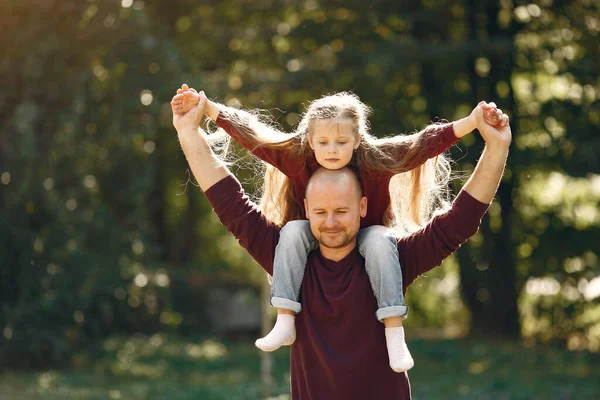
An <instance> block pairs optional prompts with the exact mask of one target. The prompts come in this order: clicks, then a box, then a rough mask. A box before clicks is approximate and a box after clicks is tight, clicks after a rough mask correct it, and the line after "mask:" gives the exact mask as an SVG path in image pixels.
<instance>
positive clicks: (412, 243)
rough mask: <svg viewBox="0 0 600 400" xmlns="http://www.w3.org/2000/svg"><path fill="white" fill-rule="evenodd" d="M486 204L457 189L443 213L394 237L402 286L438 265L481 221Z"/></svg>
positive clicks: (465, 239) (476, 229)
mask: <svg viewBox="0 0 600 400" xmlns="http://www.w3.org/2000/svg"><path fill="white" fill-rule="evenodd" d="M488 207H489V204H485V203H481V202H480V201H478V200H476V199H475V198H474V197H473V196H471V195H470V194H469V193H467V192H466V191H464V190H463V191H461V192H460V193H459V195H458V196H457V197H456V199H455V200H454V202H453V203H452V207H451V208H450V210H448V211H447V212H446V213H444V214H441V215H438V216H436V217H435V218H433V219H432V220H431V222H430V223H429V224H427V225H426V226H425V227H424V228H422V229H421V230H419V231H417V232H415V233H413V234H412V235H410V236H407V237H404V238H401V239H399V240H398V253H399V254H400V265H402V273H403V277H404V280H403V284H404V289H406V288H407V287H408V285H410V284H411V283H412V282H413V281H414V280H415V279H416V278H417V276H419V275H421V274H424V273H425V272H427V271H429V270H431V269H433V268H434V267H436V266H438V265H440V264H441V263H442V261H443V260H444V259H445V258H446V257H448V256H449V255H450V254H452V253H454V252H455V251H456V250H457V249H458V248H459V247H460V246H461V245H462V244H463V243H464V242H466V241H467V239H468V238H470V237H471V236H473V235H474V234H475V233H476V232H477V231H478V230H479V225H480V224H481V219H482V218H483V215H484V214H485V213H486V211H487V209H488Z"/></svg>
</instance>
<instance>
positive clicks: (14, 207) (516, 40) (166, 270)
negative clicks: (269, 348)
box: [0, 0, 600, 400]
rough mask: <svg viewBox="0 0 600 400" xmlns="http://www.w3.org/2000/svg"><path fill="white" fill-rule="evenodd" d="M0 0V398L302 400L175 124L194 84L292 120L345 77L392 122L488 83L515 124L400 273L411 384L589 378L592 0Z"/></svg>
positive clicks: (593, 311)
mask: <svg viewBox="0 0 600 400" xmlns="http://www.w3.org/2000/svg"><path fill="white" fill-rule="evenodd" d="M0 15H2V17H1V18H0V27H1V28H2V37H3V40H2V45H0V82H1V84H2V86H1V87H2V90H0V126H1V130H0V301H1V307H0V371H1V374H0V399H1V400H4V399H11V400H12V399H15V400H24V399H38V398H39V399H259V398H269V397H270V398H279V399H289V352H288V350H286V349H282V350H279V351H278V352H276V353H274V354H272V355H271V356H270V358H269V357H266V358H265V357H264V356H263V355H261V354H260V353H259V351H258V350H257V349H255V348H254V346H253V341H254V339H256V338H257V337H259V335H260V333H261V325H262V324H263V322H262V320H261V318H262V315H263V313H265V312H272V311H271V310H270V309H269V307H265V305H264V304H265V302H264V298H265V297H264V295H265V294H267V295H268V292H266V290H268V286H266V285H265V274H264V273H263V272H262V271H261V269H260V268H259V267H258V266H257V265H256V264H254V263H253V262H252V260H251V259H250V258H249V257H248V256H247V254H246V253H245V252H244V251H243V250H242V249H241V248H240V247H239V246H238V244H237V242H236V241H235V239H233V238H232V237H231V236H230V235H229V234H227V233H226V232H225V231H224V229H223V228H222V227H221V226H220V224H219V223H218V221H217V218H216V217H215V215H213V213H212V210H211V207H210V206H209V204H208V203H207V202H206V200H205V198H204V196H203V194H202V193H201V191H200V189H199V188H198V187H197V186H195V185H194V181H193V178H192V177H191V176H190V173H189V170H188V167H187V164H186V161H185V158H184V157H183V154H182V152H181V149H180V146H179V143H178V141H177V137H176V133H175V130H174V129H173V127H172V123H171V112H170V106H169V101H170V99H171V97H172V96H173V94H174V93H175V90H176V89H177V88H178V87H179V85H181V84H182V83H184V82H185V83H188V84H190V85H191V86H193V87H195V88H197V89H198V90H204V91H205V92H206V94H207V95H208V96H209V97H210V98H212V99H214V100H215V101H218V102H221V103H225V104H228V105H230V106H236V107H243V108H250V109H251V108H261V109H265V110H268V112H269V113H270V114H271V115H272V116H273V118H274V119H276V120H277V121H278V122H279V123H280V124H281V125H282V127H283V128H284V129H287V130H291V129H292V127H293V126H294V125H295V124H296V123H297V121H298V119H299V116H300V114H301V113H302V112H303V110H304V106H305V105H306V104H307V102H308V101H309V100H312V99H315V98H318V97H320V96H322V95H324V94H328V93H331V92H334V91H342V90H350V91H353V92H355V93H356V94H357V95H358V96H360V98H361V100H362V101H364V102H365V103H367V104H368V105H369V106H371V107H372V108H373V114H372V116H371V119H370V121H371V127H372V131H373V133H374V134H375V135H377V136H385V135H390V134H397V133H410V132H413V131H415V130H418V129H420V128H422V127H423V126H424V125H426V124H427V123H429V122H430V121H438V120H447V121H452V120H456V119H458V118H462V117H464V116H466V115H468V114H469V112H470V111H471V110H472V109H473V107H474V106H475V105H476V104H477V103H478V102H479V101H480V100H487V101H495V102H496V103H497V104H498V106H499V107H500V108H501V109H502V110H503V111H504V112H506V113H507V114H508V115H509V116H510V118H511V126H512V131H513V135H514V140H513V144H512V147H511V153H510V156H509V161H508V166H507V169H506V174H505V177H504V179H503V181H502V185H501V187H500V189H499V191H498V194H497V198H496V201H495V202H494V203H493V204H492V206H491V208H490V210H489V213H488V216H487V217H486V218H485V220H484V222H483V225H482V227H481V229H480V231H479V233H478V234H477V235H476V236H475V237H474V238H472V239H471V240H470V241H469V242H468V243H467V244H466V245H465V246H463V248H462V249H461V250H460V251H459V252H458V253H457V254H456V255H454V256H452V257H451V258H449V259H448V260H446V261H445V262H444V264H443V267H441V268H437V269H436V270H434V271H432V272H431V273H429V274H427V276H424V277H420V278H419V279H418V280H417V281H416V282H415V283H414V284H413V285H412V287H411V288H410V289H409V292H408V296H407V301H408V302H409V305H410V307H411V314H410V318H409V319H408V320H407V321H406V324H405V326H406V329H407V332H408V333H407V335H408V339H409V346H410V348H411V350H412V351H413V355H414V356H415V359H416V366H415V368H414V369H413V370H411V371H410V374H409V375H410V377H411V384H412V390H413V396H414V398H415V399H481V398H485V399H513V398H514V399H530V398H531V399H534V398H535V399H537V398H539V399H550V398H561V399H597V398H600V383H599V382H600V370H599V368H598V366H599V365H600V356H599V354H600V301H599V299H600V261H599V260H598V256H599V253H600V157H599V156H598V154H600V100H599V98H600V74H599V72H600V1H598V0H573V1H558V0H534V1H532V2H529V1H521V0H500V1H492V0H486V1H480V0H456V1H451V0H403V1H378V0H373V1H364V0H361V1H358V0H344V1H342V0H339V1H334V0H328V1H317V0H255V1H249V0H244V1H243V0H219V1H216V0H204V1H201V2H199V1H193V0H169V1H167V0H163V1H148V2H144V1H141V0H135V1H133V0H122V1H112V0H103V1H102V0H47V1H43V2H35V1H30V0H3V1H2V2H1V3H0ZM482 148H483V141H482V139H481V138H480V137H479V135H478V134H477V133H476V132H475V133H473V134H472V135H469V136H467V137H465V138H464V139H462V140H461V141H460V142H459V144H458V146H455V147H453V148H452V149H451V156H452V158H453V160H454V161H455V164H454V168H455V170H456V171H457V172H459V173H460V174H459V175H461V176H463V177H464V176H467V175H468V174H469V173H470V172H471V171H472V168H473V166H474V165H475V163H476V161H477V159H478V156H479V155H480V153H481V150H482ZM238 150H239V149H238ZM233 169H234V171H235V172H236V174H237V175H238V176H239V177H240V179H241V180H242V181H243V182H244V183H245V185H246V187H247V189H248V190H249V191H251V192H252V191H255V188H256V185H257V184H258V183H260V181H259V179H260V176H258V177H257V176H255V175H254V174H253V173H252V172H251V171H249V170H248V169H247V168H243V167H241V168H233ZM462 183H464V178H462V179H461V178H458V179H457V180H456V181H455V182H454V184H453V190H454V192H455V193H457V192H458V190H459V189H460V187H461V185H462ZM261 293H262V295H263V296H262V297H261ZM261 357H262V358H261Z"/></svg>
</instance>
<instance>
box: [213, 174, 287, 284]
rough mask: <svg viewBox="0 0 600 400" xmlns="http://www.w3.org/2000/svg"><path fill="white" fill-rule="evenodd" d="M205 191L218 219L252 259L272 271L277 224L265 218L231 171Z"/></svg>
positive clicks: (276, 240)
mask: <svg viewBox="0 0 600 400" xmlns="http://www.w3.org/2000/svg"><path fill="white" fill-rule="evenodd" d="M205 195H206V198H207V199H208V201H209V202H210V204H211V205H212V206H213V209H214V211H215V214H217V216H218V217H219V220H220V221H221V223H222V224H223V225H224V226H225V227H226V228H227V230H228V231H229V232H231V233H232V234H233V236H235V238H236V239H237V240H238V242H239V243H240V245H241V246H242V247H243V248H244V249H246V250H247V251H248V253H249V254H250V255H251V256H252V257H253V258H254V259H255V260H256V262H258V264H260V266H261V267H263V269H264V270H265V271H266V272H267V273H268V274H270V275H273V259H274V257H275V247H276V246H277V242H278V241H279V230H280V229H279V227H277V226H276V225H275V224H273V223H271V222H270V221H269V220H267V218H266V217H265V216H264V215H263V214H262V213H261V212H260V210H259V209H258V207H257V205H256V204H254V203H253V202H252V201H251V200H250V199H249V198H248V196H246V194H245V192H244V189H243V188H242V186H241V185H240V183H239V182H238V180H237V179H235V178H234V177H233V176H231V175H230V176H228V177H226V178H223V179H221V180H220V181H219V182H217V183H215V184H214V185H213V186H211V187H210V188H209V189H208V190H207V191H206V192H205Z"/></svg>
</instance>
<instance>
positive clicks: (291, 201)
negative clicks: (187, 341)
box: [171, 85, 502, 372]
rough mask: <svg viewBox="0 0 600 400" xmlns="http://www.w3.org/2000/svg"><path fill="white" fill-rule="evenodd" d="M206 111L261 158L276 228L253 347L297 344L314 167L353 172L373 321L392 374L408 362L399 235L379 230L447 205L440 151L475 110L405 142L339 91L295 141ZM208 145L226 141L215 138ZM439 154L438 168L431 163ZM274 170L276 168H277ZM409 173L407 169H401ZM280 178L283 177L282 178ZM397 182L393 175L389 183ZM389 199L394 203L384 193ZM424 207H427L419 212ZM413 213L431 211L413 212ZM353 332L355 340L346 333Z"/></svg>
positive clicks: (225, 113) (181, 109)
mask: <svg viewBox="0 0 600 400" xmlns="http://www.w3.org/2000/svg"><path fill="white" fill-rule="evenodd" d="M177 93H178V94H177V95H176V96H175V97H174V98H173V101H172V102H171V104H172V108H173V112H174V113H179V114H181V113H185V112H187V111H188V110H189V109H191V108H192V107H194V106H196V105H197V104H198V101H199V99H200V98H201V97H205V96H204V93H203V92H201V93H197V92H196V91H195V90H193V89H189V88H188V87H187V85H183V86H182V88H181V89H179V90H178V91H177ZM480 106H482V107H484V109H485V110H486V111H487V112H486V122H488V123H490V124H492V125H496V124H500V123H501V122H500V120H499V119H498V117H497V116H500V115H502V114H501V112H499V110H496V108H495V105H493V103H491V104H490V105H487V104H485V103H483V102H482V103H480ZM205 113H206V114H207V115H208V116H209V117H211V119H213V120H214V121H215V122H216V124H217V126H219V127H220V128H222V129H223V130H224V131H225V132H227V134H229V136H231V138H233V139H234V140H236V141H237V142H238V143H240V144H241V145H242V146H243V147H245V148H246V149H248V150H250V151H251V152H252V153H253V154H254V155H256V156H257V157H258V158H260V159H262V160H263V161H266V162H267V163H269V164H270V166H271V167H268V168H267V174H266V176H265V185H264V188H263V189H264V190H263V197H262V199H261V208H262V209H263V211H264V212H265V214H267V215H268V216H269V219H273V220H275V221H277V222H279V223H280V224H281V226H283V228H282V229H281V234H280V239H279V243H278V245H277V249H276V253H275V260H274V269H273V285H272V297H271V304H272V305H273V306H274V307H276V308H277V321H276V323H275V326H274V328H273V330H272V331H271V332H270V333H269V334H268V335H267V336H265V337H264V338H262V339H259V340H257V341H256V346H257V347H259V348H260V349H262V350H264V351H274V350H276V349H278V348H279V347H280V346H282V345H291V344H292V343H293V342H294V341H295V339H296V330H295V324H294V322H295V315H296V313H298V312H300V311H301V310H302V306H301V303H300V302H299V299H298V294H299V292H300V287H301V285H302V279H303V276H304V268H305V265H306V261H307V257H308V253H310V252H311V251H312V250H315V249H317V248H318V243H317V242H316V240H315V239H314V236H313V235H312V233H311V231H310V226H309V223H308V221H306V217H305V209H304V193H305V189H306V185H307V183H308V179H309V178H310V176H311V174H312V173H313V172H314V171H316V170H317V169H318V168H320V167H324V168H328V169H340V168H343V167H345V166H347V165H348V166H350V167H351V168H353V169H354V170H355V171H356V172H357V174H358V175H359V178H360V180H361V186H362V190H363V196H365V197H367V215H366V217H365V218H363V219H362V220H361V228H362V229H361V230H360V232H359V234H358V237H357V239H358V248H359V252H360V253H361V255H362V256H363V257H364V258H365V268H366V272H367V274H368V276H369V280H370V282H371V287H372V289H373V293H374V295H375V298H376V300H377V305H378V310H377V312H376V317H377V319H378V320H379V321H381V322H383V323H384V324H385V336H386V343H387V348H388V356H389V360H390V367H391V368H392V369H393V370H394V371H396V372H402V371H406V370H408V369H410V368H412V366H413V365H414V361H413V359H412V357H411V355H410V352H409V350H408V347H407V346H406V342H405V339H404V328H403V327H402V319H403V318H406V314H407V312H408V308H407V306H406V304H405V302H404V293H403V290H402V287H403V286H402V271H401V266H400V263H399V257H398V250H397V242H396V236H395V235H394V233H392V232H391V231H390V230H389V229H387V228H386V227H385V225H388V226H390V223H391V222H392V221H394V222H395V223H396V225H397V223H398V222H400V223H402V224H403V226H404V228H405V232H404V233H408V232H412V231H414V230H416V229H418V228H419V227H421V226H422V225H424V223H423V222H424V220H426V219H428V218H429V217H430V216H431V214H432V213H433V212H434V211H436V210H437V209H440V208H442V207H444V206H445V205H446V201H445V197H446V196H445V195H446V194H447V193H446V187H447V185H446V184H447V183H448V180H449V173H450V168H449V166H448V162H447V160H446V159H445V158H444V157H443V156H442V155H441V154H442V153H443V152H444V151H445V150H447V149H448V148H449V147H450V146H451V145H452V144H454V143H455V142H457V141H458V139H459V138H460V137H462V136H464V135H466V134H468V133H469V132H471V131H472V130H473V129H474V128H475V119H474V115H473V113H472V114H471V115H470V116H469V117H466V118H463V119H461V120H459V121H456V122H454V123H451V124H445V125H431V126H428V127H426V128H425V129H424V130H422V131H421V132H418V133H415V134H413V135H408V136H396V137H391V138H384V139H377V138H375V137H373V136H372V135H371V134H370V133H369V126H368V125H369V124H368V121H367V115H368V113H369V109H368V107H367V106H366V105H365V104H363V103H362V102H361V101H360V100H359V99H358V97H357V96H356V95H353V94H349V93H338V94H334V95H330V96H325V97H323V98H321V99H318V100H316V101H314V102H312V103H311V104H310V105H309V107H308V109H307V111H306V113H305V114H304V116H303V117H302V119H301V121H300V123H299V124H298V127H297V129H296V132H295V133H294V134H292V135H289V134H285V133H283V132H280V131H278V130H277V129H275V128H273V127H272V126H270V125H268V124H265V123H262V122H260V120H259V119H258V117H256V116H255V115H253V114H250V113H248V112H245V111H241V110H235V109H232V108H229V107H226V106H223V105H220V104H216V103H213V102H211V101H207V107H206V111H205ZM211 136H212V137H211V140H212V141H213V142H218V141H220V140H221V141H222V140H223V139H224V138H225V136H224V135H219V134H218V133H216V134H213V135H211ZM433 157H437V159H436V161H435V162H432V161H433V160H432V161H430V162H428V160H429V159H430V158H433ZM279 171H280V172H279ZM406 172H408V173H406ZM282 173H283V174H282ZM392 178H394V179H392ZM390 193H391V194H392V197H390ZM423 206H425V207H423ZM419 209H425V210H427V212H426V215H419V213H418V211H417V210H419ZM349 334H351V333H350V332H349Z"/></svg>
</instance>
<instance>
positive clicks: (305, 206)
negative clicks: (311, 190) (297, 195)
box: [304, 197, 308, 218]
mask: <svg viewBox="0 0 600 400" xmlns="http://www.w3.org/2000/svg"><path fill="white" fill-rule="evenodd" d="M304 213H305V215H306V218H308V203H307V202H306V197H305V198H304Z"/></svg>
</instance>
